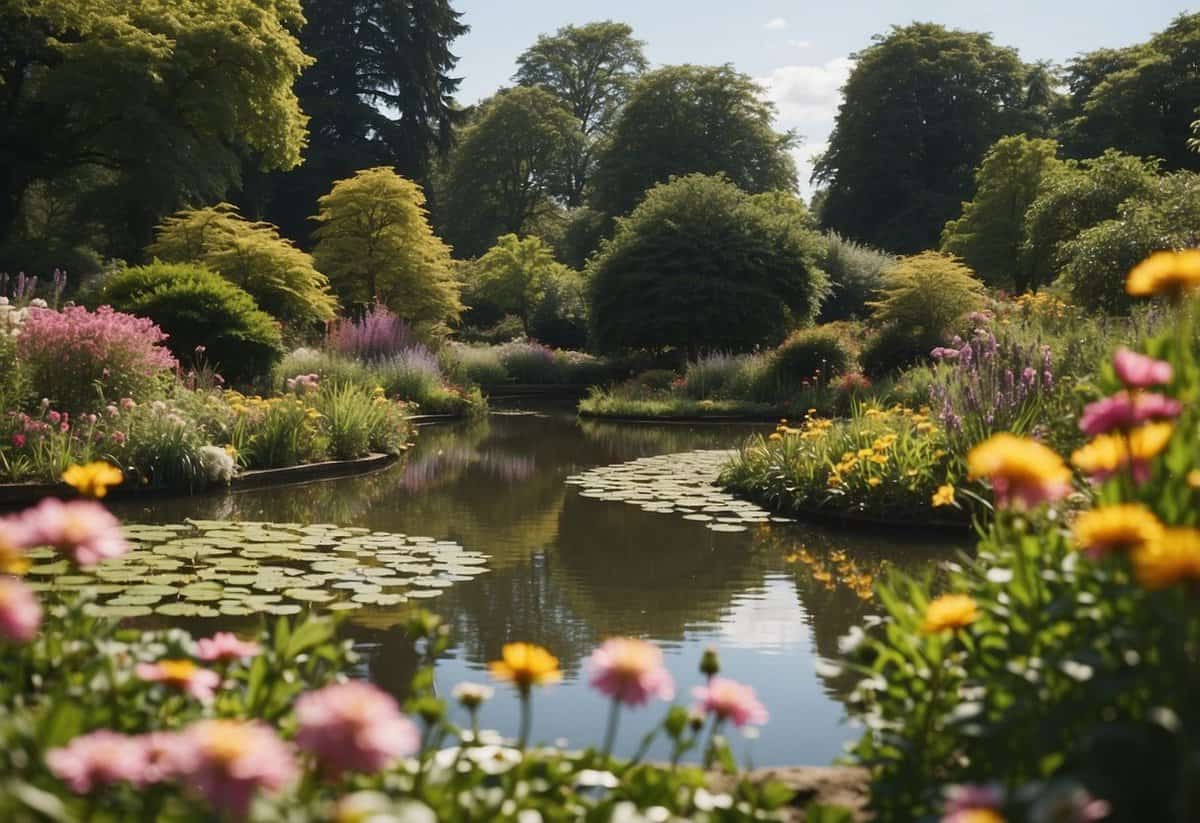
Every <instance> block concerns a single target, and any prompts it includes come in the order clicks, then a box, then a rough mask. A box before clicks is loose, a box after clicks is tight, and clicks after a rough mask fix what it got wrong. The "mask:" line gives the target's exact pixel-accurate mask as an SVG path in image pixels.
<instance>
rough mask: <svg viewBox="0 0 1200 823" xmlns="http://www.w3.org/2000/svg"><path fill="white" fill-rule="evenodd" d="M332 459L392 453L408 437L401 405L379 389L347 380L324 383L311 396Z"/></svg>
mask: <svg viewBox="0 0 1200 823" xmlns="http://www.w3.org/2000/svg"><path fill="white" fill-rule="evenodd" d="M313 406H314V408H316V409H317V410H318V411H319V412H320V414H321V424H322V428H323V430H324V433H325V435H326V437H328V439H329V455H330V456H331V457H333V458H334V459H335V460H351V459H353V458H356V457H363V456H365V455H366V454H368V453H369V452H371V451H381V452H385V453H391V454H395V453H397V452H399V451H400V449H401V448H403V447H404V445H405V443H406V441H407V440H408V424H407V423H406V422H405V420H404V409H403V406H402V405H398V404H396V403H394V402H392V401H389V400H388V399H387V398H385V397H384V396H383V393H382V392H372V391H369V390H367V389H364V388H362V387H361V386H355V385H353V384H350V383H346V384H343V385H333V384H328V383H327V384H326V385H324V386H322V387H321V389H320V391H319V392H318V393H317V395H316V397H315V398H314V399H313Z"/></svg>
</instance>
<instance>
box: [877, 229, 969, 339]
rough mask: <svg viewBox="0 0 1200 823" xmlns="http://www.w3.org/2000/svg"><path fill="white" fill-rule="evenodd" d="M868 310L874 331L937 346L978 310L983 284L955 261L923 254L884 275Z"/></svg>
mask: <svg viewBox="0 0 1200 823" xmlns="http://www.w3.org/2000/svg"><path fill="white" fill-rule="evenodd" d="M868 305H869V306H870V307H871V319H872V321H873V322H875V323H876V324H877V325H879V326H898V327H900V328H903V329H906V330H909V331H911V332H913V333H914V334H919V335H921V336H922V337H923V338H924V339H926V340H928V339H934V340H937V339H940V338H941V337H942V336H943V335H945V334H946V333H947V332H949V331H951V330H952V329H953V328H954V326H955V324H956V323H957V322H958V320H959V318H961V317H962V316H963V315H965V314H967V313H968V312H972V311H976V310H978V309H979V308H980V307H982V305H983V284H982V283H980V282H979V280H978V279H976V277H975V275H974V274H973V273H972V271H971V270H970V269H969V268H967V267H966V266H964V265H963V264H962V262H961V261H959V260H958V259H957V258H954V257H951V256H950V255H947V254H940V253H938V252H932V251H927V252H922V253H921V254H917V255H913V256H911V257H904V258H901V259H900V261H899V262H897V263H896V264H895V265H894V266H892V267H891V268H889V269H887V271H885V272H884V274H883V285H882V288H881V289H880V292H879V298H878V299H877V300H875V301H872V302H871V303H868Z"/></svg>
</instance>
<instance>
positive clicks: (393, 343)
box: [325, 303, 416, 360]
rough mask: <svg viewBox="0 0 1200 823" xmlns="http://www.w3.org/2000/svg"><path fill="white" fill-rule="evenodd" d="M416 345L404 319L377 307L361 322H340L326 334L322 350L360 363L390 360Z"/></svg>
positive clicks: (386, 308)
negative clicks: (362, 361) (324, 349)
mask: <svg viewBox="0 0 1200 823" xmlns="http://www.w3.org/2000/svg"><path fill="white" fill-rule="evenodd" d="M415 344H416V336H415V335H414V334H413V332H412V329H411V328H410V327H409V325H408V323H406V322H404V320H403V318H401V317H399V316H397V315H396V314H393V313H392V312H391V310H389V309H388V307H387V306H383V305H380V304H379V303H376V304H374V305H373V306H371V308H370V309H368V310H367V313H366V314H364V315H363V316H362V317H361V318H358V319H353V318H346V317H343V318H339V319H338V320H336V321H334V322H333V324H331V325H330V327H329V330H328V331H327V332H326V334H325V348H326V349H328V350H330V351H333V352H337V353H338V354H344V355H346V356H347V357H354V358H357V359H359V360H375V359H377V358H382V357H392V356H394V355H397V354H400V353H401V352H403V351H406V350H407V349H409V348H411V347H412V346H413V345H415Z"/></svg>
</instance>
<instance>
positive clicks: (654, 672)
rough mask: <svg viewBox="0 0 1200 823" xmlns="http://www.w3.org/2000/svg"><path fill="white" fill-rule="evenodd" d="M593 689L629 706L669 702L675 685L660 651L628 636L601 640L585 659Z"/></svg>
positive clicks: (673, 694)
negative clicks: (653, 700) (655, 698)
mask: <svg viewBox="0 0 1200 823" xmlns="http://www.w3.org/2000/svg"><path fill="white" fill-rule="evenodd" d="M588 666H589V668H590V669H591V672H592V677H591V680H590V681H589V682H590V683H591V685H592V688H594V689H596V690H597V691H599V692H600V693H601V694H605V695H607V696H609V697H611V698H613V699H614V700H619V701H620V702H622V703H625V704H627V705H630V706H642V705H645V704H646V702H647V701H648V700H649V699H650V698H651V697H658V698H660V699H662V700H670V699H671V698H672V697H674V696H675V683H674V681H673V680H672V679H671V673H670V672H668V671H667V669H666V667H665V666H664V665H663V655H662V651H660V650H659V648H658V647H657V646H655V645H654V644H653V643H647V642H646V641H645V640H635V639H633V638H629V637H613V638H610V639H609V640H606V641H604V643H603V644H602V645H601V646H600V648H598V649H596V651H594V652H592V656H591V657H590V658H588Z"/></svg>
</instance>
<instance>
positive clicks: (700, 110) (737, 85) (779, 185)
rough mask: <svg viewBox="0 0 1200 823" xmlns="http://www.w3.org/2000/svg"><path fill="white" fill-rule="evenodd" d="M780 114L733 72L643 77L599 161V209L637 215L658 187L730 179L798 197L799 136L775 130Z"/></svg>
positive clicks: (668, 71)
mask: <svg viewBox="0 0 1200 823" xmlns="http://www.w3.org/2000/svg"><path fill="white" fill-rule="evenodd" d="M774 113H775V112H774V108H773V106H771V104H770V103H767V102H764V101H763V100H762V98H761V90H760V88H759V86H758V85H757V84H756V83H755V82H754V80H753V79H751V78H750V77H747V76H746V75H744V74H741V73H739V72H736V71H734V70H733V68H732V67H731V66H728V65H726V66H692V65H684V66H667V67H665V68H661V69H656V70H655V71H651V72H648V73H646V74H644V75H642V76H641V77H640V78H639V79H638V81H637V82H636V83H635V84H634V86H633V88H632V90H631V91H630V93H629V100H628V102H626V104H625V106H624V108H622V109H621V112H620V115H619V117H618V118H617V120H616V122H615V123H614V125H613V127H612V133H611V135H610V136H609V139H608V140H607V141H606V142H605V143H604V146H603V148H602V149H601V151H600V153H599V156H598V157H597V159H596V171H595V173H594V175H593V186H592V197H591V201H592V203H591V204H592V206H593V207H595V208H596V209H597V210H599V211H600V212H602V213H603V214H605V215H606V216H608V217H610V218H612V217H618V216H621V215H625V214H628V213H630V212H631V211H633V209H634V207H635V206H637V205H638V204H639V203H640V202H642V199H643V198H644V197H645V196H646V194H647V192H648V191H650V190H651V189H652V188H654V187H655V186H657V185H660V184H665V183H667V182H668V181H669V180H670V179H671V178H672V177H675V176H683V175H688V174H694V173H699V174H706V175H724V176H725V177H726V178H728V179H729V180H730V182H732V183H733V184H734V185H735V186H737V187H738V188H740V189H742V190H743V191H747V192H750V193H752V194H757V193H760V192H766V191H787V192H791V191H794V190H795V188H796V165H795V162H794V161H793V159H792V156H791V153H790V149H791V148H792V147H793V146H794V144H795V142H796V140H795V136H794V135H792V134H790V133H788V134H778V133H776V132H775V131H774V130H773V129H772V128H771V122H772V119H773V117H774Z"/></svg>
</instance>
